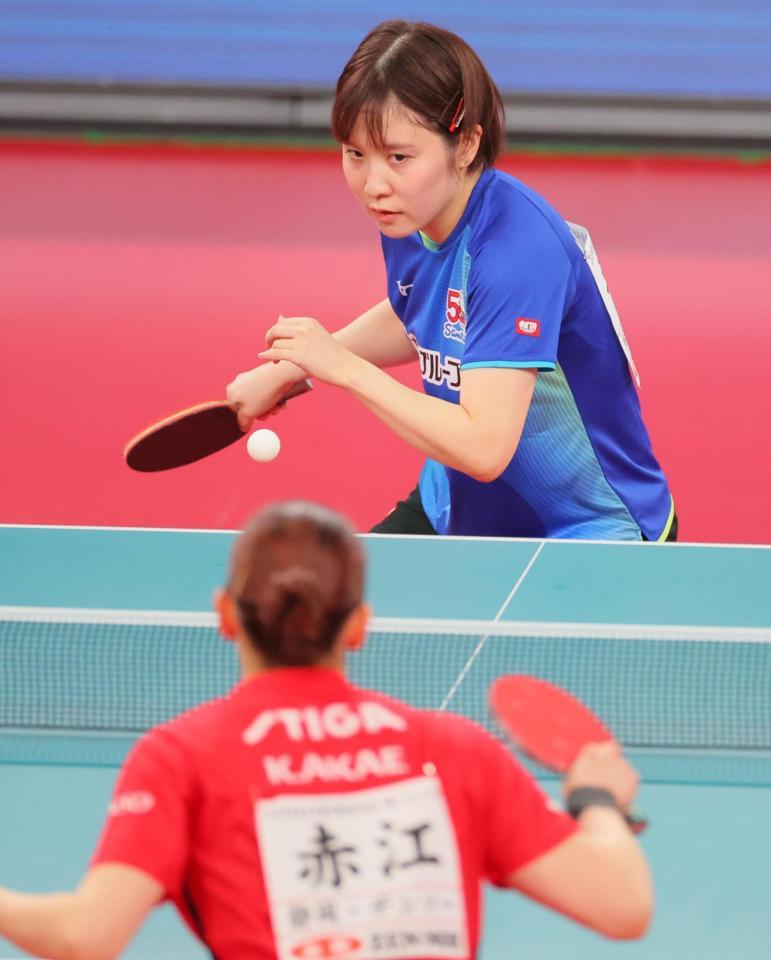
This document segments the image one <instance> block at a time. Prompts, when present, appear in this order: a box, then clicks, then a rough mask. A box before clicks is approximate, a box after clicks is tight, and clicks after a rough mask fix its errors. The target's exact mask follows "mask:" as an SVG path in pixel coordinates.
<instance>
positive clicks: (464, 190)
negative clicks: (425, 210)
mask: <svg viewBox="0 0 771 960" xmlns="http://www.w3.org/2000/svg"><path fill="white" fill-rule="evenodd" d="M481 176H482V170H481V168H480V169H479V170H474V171H473V173H467V174H466V175H465V176H464V177H462V179H461V181H460V184H459V186H458V189H457V191H456V192H455V193H454V194H453V196H452V198H451V200H450V202H449V203H448V204H447V205H446V206H445V207H444V208H443V209H442V211H441V212H440V213H439V214H438V215H437V216H436V217H435V218H434V219H433V220H432V221H431V222H430V223H427V224H426V225H425V226H424V227H422V228H421V233H424V234H425V235H426V236H427V237H428V238H429V239H430V240H433V241H434V243H444V241H445V240H446V239H447V238H448V237H449V236H450V234H451V233H452V231H453V230H454V229H455V227H456V226H457V225H458V221H459V220H460V218H461V217H462V216H463V212H464V211H465V209H466V207H467V206H468V202H469V199H470V197H471V194H472V192H473V190H474V187H475V186H476V185H477V182H478V180H479V178H480V177H481Z"/></svg>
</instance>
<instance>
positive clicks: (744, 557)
mask: <svg viewBox="0 0 771 960" xmlns="http://www.w3.org/2000/svg"><path fill="white" fill-rule="evenodd" d="M234 536H235V535H234V534H233V533H232V532H223V531H200V530H192V531H191V530H188V531H183V530H156V529H152V530H137V529H129V528H77V527H40V526H10V525H8V526H0V569H2V578H0V608H2V609H0V621H1V622H2V623H1V624H0V626H2V627H3V632H2V633H0V636H1V637H2V642H3V644H4V653H5V654H9V656H4V663H5V670H4V678H3V681H2V688H3V689H4V696H3V702H2V703H0V713H2V712H3V711H4V710H5V709H6V707H5V704H6V703H8V704H9V706H8V711H10V712H9V714H8V715H5V714H3V716H2V722H3V729H2V730H0V787H1V788H2V789H1V790H0V792H2V794H3V796H4V797H5V805H6V810H5V812H4V818H5V824H6V828H5V831H4V835H3V836H2V840H0V863H3V864H4V865H5V866H4V868H3V871H4V872H3V877H2V881H1V882H3V883H7V884H9V885H17V886H20V887H25V886H26V887H27V888H29V889H47V888H49V887H50V886H51V885H54V886H56V885H57V884H63V885H67V884H72V883H74V882H76V880H77V878H78V876H79V873H80V871H81V870H82V868H83V866H84V864H85V862H86V858H87V855H88V852H89V849H90V847H91V846H92V844H93V841H94V839H95V836H96V832H97V830H98V828H99V824H100V822H101V819H102V816H103V807H104V804H105V803H106V800H107V797H108V795H109V790H110V785H111V782H112V779H113V778H114V775H115V764H116V763H117V762H119V761H120V758H121V756H122V755H123V753H125V750H126V749H127V747H128V745H129V744H130V742H132V741H133V739H135V737H136V736H137V735H138V734H139V732H141V731H140V729H139V728H140V727H142V726H143V725H144V720H145V719H146V718H145V715H144V714H142V713H141V711H140V713H139V714H138V715H137V717H136V718H134V720H133V721H132V723H129V724H128V725H127V729H126V730H121V731H112V730H110V729H109V723H103V721H104V717H102V715H101V714H99V717H100V719H99V723H97V724H95V725H94V728H93V729H82V730H78V729H77V724H76V723H74V722H73V721H72V720H71V719H70V720H68V721H65V722H64V723H63V724H61V723H54V722H51V723H50V724H49V723H48V721H45V722H44V723H42V724H41V723H40V722H39V720H40V718H39V716H38V717H37V719H36V720H35V722H34V723H32V724H30V727H29V729H25V727H24V724H20V723H19V720H18V714H17V713H14V710H16V707H17V704H16V700H17V697H16V693H15V691H16V686H14V684H15V682H16V680H15V677H14V671H16V672H18V670H17V667H18V664H19V662H20V661H19V659H18V657H19V656H21V657H22V659H23V656H24V651H25V650H27V649H29V651H30V652H29V656H30V657H42V658H43V659H44V660H46V661H51V660H52V658H55V657H56V656H59V657H60V658H62V659H60V660H56V663H57V664H58V665H59V669H61V670H65V671H66V670H69V669H72V670H73V671H74V672H77V671H79V670H81V669H82V670H83V671H86V672H88V668H89V663H90V662H91V661H92V660H96V661H97V663H98V667H97V669H96V671H95V679H94V681H93V682H94V683H97V682H98V681H99V678H100V677H101V678H102V680H103V682H105V681H104V677H105V670H106V669H107V666H108V665H109V664H108V659H107V658H105V660H104V661H103V662H102V661H99V657H100V656H101V653H100V651H101V649H102V647H103V643H102V641H101V639H100V637H101V633H102V631H104V629H105V627H106V626H109V627H110V629H117V630H119V631H122V630H128V631H132V630H134V631H135V630H136V629H137V628H136V626H134V627H132V626H131V624H132V622H134V623H135V622H136V617H137V616H138V615H139V616H145V617H146V618H147V619H146V622H145V626H142V627H140V628H139V629H140V630H147V629H152V630H154V631H156V633H152V634H150V635H149V636H148V637H145V638H144V639H143V641H142V643H143V646H144V648H145V649H146V650H147V651H150V649H151V648H157V647H159V646H160V647H161V648H163V643H164V642H165V641H158V640H156V639H154V638H156V637H160V636H162V635H165V633H164V631H166V632H168V631H169V630H172V629H174V628H173V627H172V626H171V624H172V623H174V622H176V621H177V620H179V619H180V618H182V619H185V618H187V621H186V622H187V624H188V629H190V630H192V631H193V633H194V635H195V636H197V635H198V633H203V634H205V635H206V636H207V637H208V638H209V639H208V640H207V641H206V643H207V644H209V645H210V646H212V649H213V644H211V633H212V631H213V618H212V615H211V613H210V609H211V607H210V603H211V596H212V592H213V590H214V589H215V588H216V587H218V586H220V585H221V584H223V583H224V582H225V579H226V575H227V562H228V554H229V550H230V547H231V545H232V542H233V539H234ZM362 540H363V543H364V546H365V549H366V552H367V555H368V559H369V576H368V585H367V599H368V601H369V602H370V603H371V605H372V607H373V611H374V620H373V624H372V629H371V636H370V639H369V644H368V649H365V651H364V653H363V654H361V655H359V656H360V658H361V659H360V660H359V661H358V662H357V660H356V659H355V658H354V657H352V658H351V660H350V672H351V675H352V677H353V678H354V680H356V681H357V682H365V683H366V684H368V685H370V686H377V687H378V688H380V689H384V690H385V692H388V693H391V694H394V695H397V696H401V697H403V698H404V699H407V700H410V701H412V702H416V703H417V705H420V706H429V707H432V708H447V709H452V710H456V709H457V710H458V711H459V712H462V713H468V714H469V715H471V716H474V717H475V718H477V719H480V720H482V722H486V721H485V719H484V718H483V717H482V716H481V715H480V714H479V711H480V710H482V709H483V708H484V702H485V689H486V684H487V683H488V682H489V679H490V678H491V677H492V676H493V675H494V674H495V672H500V670H501V668H504V669H506V670H507V671H509V672H514V670H516V672H540V673H543V672H546V673H548V672H549V671H551V670H553V671H556V673H555V674H554V675H553V676H552V677H550V678H551V679H557V680H560V681H562V682H565V684H566V685H568V686H570V685H571V683H570V682H572V681H575V682H574V683H573V689H574V690H575V692H578V693H579V694H580V695H583V696H584V697H585V699H586V698H588V699H589V700H591V699H592V696H594V697H596V698H597V702H596V703H594V704H592V705H594V706H595V707H596V708H598V709H600V712H602V713H603V715H604V716H605V718H606V719H610V720H611V721H612V722H611V725H612V726H613V725H614V723H613V721H615V720H616V717H615V714H616V713H617V714H618V720H619V721H620V722H621V725H622V729H621V730H618V729H617V731H616V732H617V733H618V734H619V737H620V739H621V740H622V742H624V743H625V745H626V744H627V743H630V744H631V747H630V750H629V752H630V755H631V756H633V759H634V761H635V762H636V763H637V765H638V766H639V767H640V768H641V770H642V772H643V775H644V778H645V779H646V780H648V783H646V785H645V786H644V787H643V790H642V795H641V806H642V807H644V809H645V813H646V814H647V815H648V816H649V817H650V819H651V821H652V827H651V829H650V831H649V834H648V835H647V836H646V839H645V841H644V842H645V844H646V848H647V850H648V853H649V856H650V858H651V860H652V862H653V865H654V873H655V874H656V878H657V889H658V900H659V913H658V916H657V920H656V923H655V924H654V928H653V930H652V932H651V933H650V935H649V936H648V938H646V940H644V941H642V942H640V943H637V944H631V945H628V946H627V947H625V948H624V949H625V952H626V953H627V954H628V955H629V956H630V957H631V958H654V957H655V958H656V960H662V958H667V957H678V958H679V960H688V958H690V957H693V958H694V960H696V958H698V960H712V958H715V960H717V958H718V957H723V956H725V955H726V954H728V952H729V951H731V952H733V953H735V954H737V955H741V956H743V957H745V958H753V957H761V956H764V955H765V951H766V949H767V945H768V943H769V942H771V920H769V918H768V911H767V904H766V903H765V895H764V894H763V891H764V890H765V889H767V882H766V879H764V878H767V864H768V863H769V862H771V828H770V827H769V825H768V809H769V807H768V804H769V799H771V719H769V717H770V714H769V711H771V548H768V547H754V546H750V547H739V546H708V545H689V544H662V545H659V544H625V543H624V544H621V543H614V544H609V543H590V542H559V541H545V542H544V541H534V540H500V539H498V540H496V539H476V538H474V539H471V538H412V537H386V536H372V535H370V536H364V537H363V538H362ZM8 625H11V626H12V628H13V629H12V630H11V631H10V632H9V630H8ZM18 630H21V633H18ZM14 631H16V632H14ZM62 631H64V633H62ZM157 631H160V632H157ZM196 631H197V633H196ZM76 633H77V635H78V638H77V639H75V635H76ZM38 634H40V635H42V634H45V635H46V637H48V638H49V639H48V640H46V642H45V644H44V645H43V646H41V647H40V648H39V649H37V650H36V648H35V644H36V643H37V637H38ZM127 635H129V634H124V633H120V634H119V635H118V636H119V642H120V643H121V645H125V644H124V638H125V636H127ZM131 635H133V634H131ZM190 636H191V634H189V633H185V634H184V637H183V640H184V643H187V642H188V641H189V637H190ZM62 638H63V639H62ZM180 649H182V650H185V649H186V648H185V647H184V646H183V647H181V648H180V647H175V648H169V650H168V651H167V653H166V656H167V658H168V659H171V660H176V663H173V664H172V666H174V669H175V670H176V671H177V672H178V668H179V660H178V657H179V650H180ZM195 649H197V648H191V650H192V652H189V656H190V657H191V658H192V657H193V656H194V655H195ZM207 650H208V647H207ZM57 651H58V652H57ZM217 651H218V653H217V656H218V657H221V658H222V659H214V660H207V661H206V664H207V666H206V671H205V672H207V673H211V672H212V671H214V672H217V673H222V674H223V676H222V678H221V679H222V681H223V683H225V684H228V683H230V682H231V681H232V679H233V677H234V673H233V671H234V669H235V668H234V665H233V664H232V663H230V661H229V660H228V658H229V657H230V658H231V659H232V653H231V652H230V651H229V650H228V648H227V646H226V645H225V644H219V645H218V646H217ZM672 651H674V654H672ZM694 651H699V653H698V655H697V654H695V653H694ZM160 655H161V656H162V655H163V649H161V654H160ZM68 656H69V659H70V660H72V659H74V660H75V661H76V662H75V663H74V664H73V663H68V662H67V660H66V658H67V657H68ZM207 656H209V654H208V653H207ZM641 658H642V659H641ZM668 658H669V659H668ZM226 663H228V664H229V666H227V667H225V666H224V664H226ZM33 665H34V664H33ZM212 665H213V666H212ZM29 666H30V665H29V663H27V664H26V668H25V669H29ZM47 666H50V662H49V663H40V664H39V668H40V670H41V671H45V669H46V667H47ZM512 666H513V669H512ZM541 668H543V669H541ZM155 670H157V664H155V663H153V666H152V671H155ZM228 671H230V672H228ZM619 671H622V672H624V677H623V682H621V683H620V684H619V682H618V672H619ZM614 677H615V680H614ZM566 681H569V682H566ZM148 682H150V681H148ZM56 689H57V688H55V687H53V688H50V689H48V688H46V687H45V685H43V688H42V692H40V695H39V698H38V701H39V702H36V703H35V704H34V708H35V710H38V711H42V714H41V716H43V717H44V718H45V717H46V716H48V714H46V712H45V711H46V710H47V709H48V707H49V706H50V704H49V703H47V702H44V701H46V698H47V699H48V700H50V699H52V698H54V699H55V698H56V696H58V694H57V692H56ZM92 689H94V688H93V687H89V688H88V691H90V690H92ZM9 690H10V691H11V695H10V696H8V695H7V694H8V691H9ZM82 694H83V690H81V691H80V695H81V696H82ZM587 695H588V697H587ZM196 696H197V690H196V689H191V690H187V691H184V693H183V697H192V698H193V699H195V698H196ZM726 697H728V698H729V699H728V701H726ZM710 698H713V699H714V700H715V701H716V702H717V703H718V708H717V711H718V720H717V721H715V720H714V718H713V719H711V710H710V711H705V709H704V704H705V703H709V700H710ZM34 699H35V698H34V696H33V700H34ZM148 699H149V700H151V699H152V689H151V690H150V691H149V694H148ZM636 699H639V700H641V701H644V702H645V704H647V707H646V710H647V714H648V716H647V719H646V721H645V724H644V725H643V727H642V728H640V729H637V728H636V727H635V722H636V721H634V718H632V721H630V722H631V726H629V728H628V729H627V727H626V726H625V724H626V723H627V721H629V717H628V716H627V712H628V705H629V703H630V702H632V703H634V702H635V700H636ZM673 699H674V700H676V701H678V702H679V706H678V708H677V712H676V714H675V715H669V719H668V721H667V724H668V725H669V726H667V724H665V725H664V726H663V727H662V728H661V729H659V727H658V726H656V723H657V719H656V718H657V717H658V715H659V714H661V713H662V712H663V713H666V712H667V707H668V706H671V703H672V700H673ZM721 704H722V706H721ZM53 706H54V708H56V709H59V708H60V707H62V706H65V707H66V705H62V704H53ZM108 706H109V705H105V706H104V709H105V711H107V710H108ZM603 708H605V709H604V710H603ZM100 709H101V708H100ZM608 710H609V711H610V713H611V715H612V716H611V717H610V718H608V717H607V712H608ZM737 710H739V711H746V712H742V713H741V715H740V716H739V717H738V720H737V717H736V713H737ZM632 712H634V711H632ZM643 712H645V711H643ZM65 713H66V711H65ZM36 716H37V715H36ZM105 716H106V717H107V719H108V720H109V716H108V714H107V713H105ZM147 716H148V717H150V719H151V720H153V721H154V719H155V718H154V717H153V716H152V715H151V714H147ZM649 721H650V722H649ZM651 723H653V726H651ZM132 724H133V726H135V727H136V728H137V729H133V727H132ZM726 724H728V726H729V727H730V731H729V734H728V735H727V740H726V741H725V742H723V741H722V740H721V742H720V743H719V744H718V746H717V747H716V748H714V747H712V746H711V742H712V738H713V736H715V737H718V738H720V737H723V736H724V734H725V728H726ZM62 727H64V728H65V729H62ZM128 728H131V729H128ZM651 730H653V735H654V736H655V738H657V739H656V742H655V743H654V744H652V745H651V743H650V742H648V741H649V739H650V737H651ZM683 731H685V734H684V736H683V738H682V739H681V741H678V740H677V737H678V736H680V735H681V734H683ZM671 734H673V735H674V740H673V742H672V743H671V744H670V743H669V742H668V739H667V738H668V737H670V735H671ZM700 738H701V739H700ZM737 738H738V740H737ZM734 741H736V742H734ZM105 744H106V745H107V747H105V748H104V749H103V746H104V745H105ZM545 786H546V789H549V790H552V791H553V790H555V789H556V787H557V784H556V783H549V782H548V781H545ZM52 797H53V798H54V800H55V803H54V804H53V806H52V805H51V802H50V801H51V798H52ZM52 850H55V851H56V853H57V856H56V857H55V858H54V861H55V862H53V863H52V862H51V860H52V856H51V853H52ZM718 903H719V905H720V911H719V913H720V916H722V917H723V922H722V925H721V924H720V923H718V922H717V920H716V919H715V918H716V916H717V915H718V911H717V910H716V909H715V907H716V905H717V904H718ZM487 914H488V918H487V933H486V937H485V940H484V943H483V948H482V957H483V960H497V958H498V957H503V956H506V955H508V954H509V952H510V949H511V944H512V942H516V946H517V950H520V949H521V951H522V955H528V954H529V953H530V954H532V955H536V954H537V955H538V956H542V957H545V958H548V957H549V956H552V955H554V956H557V955H560V954H564V952H565V950H567V949H569V950H570V952H571V954H572V956H573V957H574V958H577V960H581V958H584V957H586V958H587V960H588V958H590V957H591V958H593V960H594V958H603V957H604V956H605V953H606V951H607V952H608V956H609V957H610V955H611V953H613V952H614V947H613V945H611V944H607V943H605V942H603V941H600V940H598V939H597V938H596V937H595V936H593V935H591V934H588V933H586V932H585V931H582V930H580V929H577V928H575V927H574V926H573V925H572V924H570V923H569V922H568V921H565V920H563V919H562V918H558V917H554V916H552V915H549V914H547V913H545V912H544V911H541V910H540V909H539V908H535V907H533V906H531V905H530V904H528V903H526V902H524V901H522V900H520V899H517V898H512V897H511V895H509V894H502V893H497V892H490V893H489V894H488V896H487ZM708 920H709V922H708ZM615 949H617V948H615ZM161 953H164V955H174V956H190V957H198V956H203V953H202V952H200V949H199V947H198V946H197V945H195V944H194V943H193V942H192V941H190V940H189V938H187V935H186V934H185V933H184V932H183V931H182V928H181V927H180V925H179V923H178V922H177V921H176V920H174V919H173V918H169V917H163V916H161V917H159V918H157V919H155V920H153V922H152V923H151V924H149V925H148V928H147V930H146V931H144V932H143V933H142V934H141V935H140V937H139V938H138V940H137V941H136V943H135V945H134V946H133V947H132V948H131V950H130V952H129V954H128V955H129V956H132V957H137V958H140V957H143V956H145V957H146V956H155V955H160V954H161ZM2 955H3V956H16V955H18V954H14V953H13V952H12V950H11V948H10V947H9V948H5V951H4V952H3V953H2Z"/></svg>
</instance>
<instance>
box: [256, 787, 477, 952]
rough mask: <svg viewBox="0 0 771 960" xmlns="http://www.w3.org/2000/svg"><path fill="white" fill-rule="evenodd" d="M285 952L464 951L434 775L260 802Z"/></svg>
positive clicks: (447, 832)
mask: <svg viewBox="0 0 771 960" xmlns="http://www.w3.org/2000/svg"><path fill="white" fill-rule="evenodd" d="M255 822H256V828H257V838H258V842H259V847H260V854H261V858H262V866H263V872H264V874H265V886H266V890H267V894H268V901H269V904H270V914H271V920H272V923H273V933H274V937H275V941H276V951H277V954H278V957H279V960H320V958H338V960H347V958H351V960H397V958H405V957H425V956H430V957H442V958H448V960H449V958H459V957H465V956H467V955H468V934H467V923H466V908H465V901H464V897H463V883H462V879H461V872H460V858H459V856H458V850H457V844H456V840H455V833H454V831H453V829H452V823H451V820H450V814H449V811H448V809H447V804H446V801H445V798H444V793H443V791H442V787H441V783H440V782H439V780H438V779H437V778H436V777H415V778H411V779H409V780H402V781H400V782H399V783H394V784H390V785H388V786H385V787H375V788H373V789H371V790H359V791H356V792H351V793H326V794H315V795H285V796H280V797H275V798H273V799H268V800H259V801H257V803H256V805H255Z"/></svg>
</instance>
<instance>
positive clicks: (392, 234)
mask: <svg viewBox="0 0 771 960" xmlns="http://www.w3.org/2000/svg"><path fill="white" fill-rule="evenodd" d="M378 229H379V230H380V232H381V233H382V234H383V236H384V237H389V238H390V239H391V240H403V239H404V237H409V236H410V234H413V233H415V231H416V230H417V229H418V227H417V225H416V224H414V223H412V222H411V221H409V220H406V219H403V218H401V219H400V220H399V222H395V223H379V224H378Z"/></svg>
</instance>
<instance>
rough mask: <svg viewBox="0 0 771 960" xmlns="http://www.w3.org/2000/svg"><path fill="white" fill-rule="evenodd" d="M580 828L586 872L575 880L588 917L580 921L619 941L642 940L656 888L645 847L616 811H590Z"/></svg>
mask: <svg viewBox="0 0 771 960" xmlns="http://www.w3.org/2000/svg"><path fill="white" fill-rule="evenodd" d="M579 824H580V827H581V830H580V833H579V836H578V837H577V841H578V842H579V843H580V844H583V845H584V846H585V848H586V868H585V870H583V871H581V873H580V874H579V875H578V876H577V877H576V880H577V882H578V883H580V885H581V887H582V896H583V901H584V903H585V905H586V907H585V909H586V910H587V914H586V915H584V916H581V917H578V919H580V920H582V921H583V922H584V923H587V922H588V923H589V925H590V926H592V927H593V928H594V929H596V930H599V931H600V932H602V933H604V934H605V935H606V936H609V937H612V938H614V939H633V938H637V937H640V936H642V934H643V933H645V930H646V929H647V927H648V924H649V923H650V919H651V915H652V913H653V883H652V880H651V874H650V870H649V868H648V864H647V861H646V859H645V856H644V854H643V852H642V849H641V847H640V845H639V844H638V842H637V841H636V840H635V838H634V836H633V835H632V833H631V831H630V830H629V828H628V826H627V825H626V823H625V822H624V820H623V818H622V817H621V816H620V815H619V814H618V813H617V812H616V811H614V810H611V809H607V808H603V807H589V808H587V809H586V810H585V811H584V812H583V813H582V814H581V815H580V817H579Z"/></svg>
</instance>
